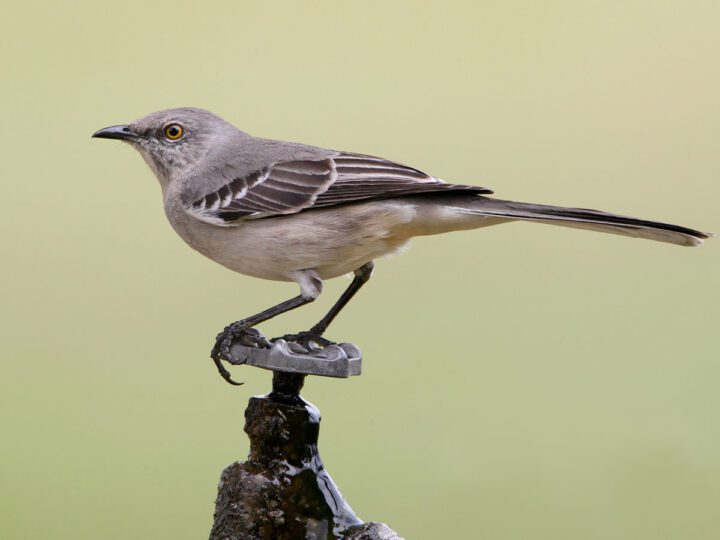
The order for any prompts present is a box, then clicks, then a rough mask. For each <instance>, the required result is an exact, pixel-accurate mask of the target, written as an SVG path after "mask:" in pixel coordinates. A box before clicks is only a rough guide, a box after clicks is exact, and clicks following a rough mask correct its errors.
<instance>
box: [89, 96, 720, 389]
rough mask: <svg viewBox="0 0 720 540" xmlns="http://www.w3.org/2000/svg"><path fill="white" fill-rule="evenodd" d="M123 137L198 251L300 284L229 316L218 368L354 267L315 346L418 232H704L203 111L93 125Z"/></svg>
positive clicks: (685, 240) (686, 236)
mask: <svg viewBox="0 0 720 540" xmlns="http://www.w3.org/2000/svg"><path fill="white" fill-rule="evenodd" d="M93 137H94V138H104V139H117V140H120V141H123V142H125V143H128V144H129V145H130V146H132V147H133V148H135V149H136V150H137V151H138V152H139V153H140V155H141V156H142V157H143V158H144V160H145V162H146V163H147V164H148V166H149V167H150V169H151V170H152V171H153V173H154V174H155V176H156V177H157V179H158V181H159V183H160V187H161V190H162V195H163V202H164V210H165V214H166V216H167V218H168V220H169V221H170V224H171V225H172V227H173V229H174V230H175V231H176V232H177V234H178V235H179V236H180V237H181V238H182V239H183V240H184V241H185V242H186V243H187V244H188V245H189V246H190V247H191V248H193V249H195V250H196V251H198V252H200V253H201V254H203V255H205V256H207V257H209V258H210V259H212V260H213V261H215V262H217V263H219V264H221V265H223V266H225V267H227V268H229V269H231V270H234V271H235V272H239V273H240V274H245V275H248V276H252V277H255V278H261V279H266V280H275V281H286V282H295V283H297V285H298V286H299V288H300V293H299V294H298V295H297V296H295V297H293V298H290V299H289V300H286V301H284V302H281V303H279V304H277V305H275V306H272V307H270V308H268V309H266V310H264V311H262V312H260V313H257V314H255V315H252V316H250V317H246V318H244V319H241V320H239V321H236V322H234V323H232V324H230V325H228V326H227V327H226V328H225V329H224V330H223V331H222V332H221V333H220V334H219V335H218V336H217V338H216V342H215V346H214V347H213V350H212V353H211V357H212V359H213V361H214V362H215V365H216V367H217V369H218V371H219V372H220V374H221V375H222V376H223V378H224V379H225V380H227V381H228V382H230V383H232V384H240V383H236V382H235V381H233V380H232V378H231V377H230V374H229V372H228V371H227V370H226V369H225V368H224V367H223V366H222V364H221V360H223V359H227V358H228V354H229V347H230V345H231V344H232V341H233V339H235V338H237V337H239V336H242V335H246V334H247V332H248V331H249V330H251V329H253V328H254V327H255V326H256V325H258V324H260V323H262V322H264V321H267V320H268V319H270V318H272V317H275V316H277V315H280V314H281V313H285V312H287V311H290V310H292V309H295V308H298V307H300V306H303V305H305V304H308V303H310V302H313V301H314V300H316V299H317V298H318V297H319V296H320V294H321V292H322V289H323V283H324V281H326V280H329V279H332V278H335V277H338V276H343V275H347V274H354V278H353V280H352V282H351V283H350V285H349V286H348V287H347V289H346V290H345V291H344V292H343V293H342V295H341V296H340V298H339V299H338V300H337V301H336V302H335V304H334V305H333V306H332V307H331V308H330V310H329V311H328V312H327V314H326V315H325V316H324V317H323V318H322V319H321V320H320V321H319V322H318V323H317V324H315V325H314V326H312V327H311V328H310V329H309V330H307V331H305V332H300V333H298V334H290V335H288V336H286V337H287V338H288V339H294V340H295V341H297V342H301V343H305V344H313V345H314V346H318V344H319V345H320V346H321V347H322V346H325V345H327V344H329V343H331V342H329V341H328V340H326V339H325V338H323V334H324V333H325V331H326V330H327V328H328V326H329V325H330V323H331V322H332V321H333V320H334V319H335V317H336V316H337V315H338V313H340V311H341V310H342V309H343V308H344V307H345V305H346V304H347V303H348V302H349V301H350V300H351V299H352V298H353V296H354V295H355V294H356V293H357V292H358V290H360V288H361V287H362V286H363V285H364V284H365V283H367V281H368V280H369V279H370V276H371V274H372V271H373V267H374V261H375V260H376V259H379V258H381V257H383V256H385V255H389V254H392V253H395V252H398V251H399V250H401V249H402V248H403V247H404V246H405V245H406V244H407V243H408V241H409V240H410V239H411V238H413V237H416V236H426V235H435V234H441V233H449V232H453V231H460V230H468V229H478V228H484V227H487V226H492V225H499V224H502V223H508V222H513V221H527V222H534V223H545V224H552V225H561V226H565V227H573V228H578V229H587V230H591V231H600V232H607V233H613V234H619V235H623V236H630V237H635V238H643V239H648V240H656V241H660V242H667V243H671V244H677V245H681V246H697V245H700V244H701V243H702V242H703V240H705V239H707V238H709V237H710V236H711V234H709V233H704V232H700V231H698V230H694V229H690V228H686V227H681V226H679V225H672V224H668V223H661V222H657V221H648V220H644V219H637V218H634V217H628V216H621V215H617V214H611V213H607V212H601V211H598V210H589V209H583V208H567V207H560V206H548V205H542V204H533V203H524V202H515V201H509V200H503V199H498V198H494V197H490V195H492V194H493V192H492V190H490V189H488V188H486V187H480V186H476V185H469V184H454V183H450V182H446V181H444V180H442V179H440V178H438V177H435V176H432V175H430V174H427V173H425V172H423V171H421V170H420V169H417V168H414V167H411V166H407V165H403V164H401V163H398V162H395V161H391V160H387V159H384V158H381V157H375V156H371V155H366V154H361V153H355V152H345V151H338V150H330V149H326V148H320V147H316V146H310V145H306V144H300V143H294V142H285V141H281V140H273V139H265V138H260V137H254V136H252V135H250V134H248V133H245V132H244V131H241V130H240V129H238V128H236V127H235V126H234V125H232V124H231V123H229V122H226V121H225V120H223V119H222V118H220V117H219V116H217V115H215V114H213V113H212V112H210V111H207V110H204V109H199V108H192V107H183V108H174V109H167V110H162V111H157V112H153V113H151V114H148V115H147V116H144V117H142V118H140V119H138V120H135V121H133V122H131V123H129V124H123V125H115V126H110V127H106V128H103V129H100V130H99V131H97V132H95V133H94V134H93Z"/></svg>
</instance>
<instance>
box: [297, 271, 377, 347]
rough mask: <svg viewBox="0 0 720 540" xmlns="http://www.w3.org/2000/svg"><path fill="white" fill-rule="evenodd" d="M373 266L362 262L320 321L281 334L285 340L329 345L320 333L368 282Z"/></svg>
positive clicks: (322, 332)
mask: <svg viewBox="0 0 720 540" xmlns="http://www.w3.org/2000/svg"><path fill="white" fill-rule="evenodd" d="M374 266H375V265H374V264H373V262H372V261H370V262H369V263H367V264H364V265H362V266H361V267H360V268H358V269H357V270H355V277H354V278H353V280H352V283H350V285H349V286H348V288H347V289H345V291H344V292H343V293H342V295H340V298H338V301H337V302H335V304H334V305H333V307H331V308H330V310H329V311H328V312H327V313H326V314H325V316H324V317H323V318H322V319H321V320H320V322H318V323H317V324H316V325H315V326H313V327H312V328H311V329H310V330H308V331H306V332H300V333H299V334H289V335H286V336H283V339H285V340H286V341H295V342H299V343H302V344H303V345H306V346H307V345H310V344H312V342H315V343H317V344H318V345H320V346H321V347H325V346H326V345H329V344H330V343H331V342H330V341H328V340H327V339H325V338H323V337H322V335H323V334H324V333H325V330H327V328H328V326H330V323H331V322H332V321H333V320H334V319H335V317H337V315H338V313H340V311H342V309H343V308H344V307H345V306H346V305H347V303H348V302H349V301H350V300H351V299H352V297H353V296H355V294H356V293H357V292H358V291H359V290H360V289H361V287H362V286H363V285H365V283H367V282H368V280H369V279H370V276H371V275H372V271H373V267H374ZM311 348H316V347H311Z"/></svg>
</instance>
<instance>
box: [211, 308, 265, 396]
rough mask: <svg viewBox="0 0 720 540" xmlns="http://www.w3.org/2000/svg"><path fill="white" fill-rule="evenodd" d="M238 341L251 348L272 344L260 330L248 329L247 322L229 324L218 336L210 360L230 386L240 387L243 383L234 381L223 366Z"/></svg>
mask: <svg viewBox="0 0 720 540" xmlns="http://www.w3.org/2000/svg"><path fill="white" fill-rule="evenodd" d="M236 341H239V342H240V343H241V344H242V345H246V346H249V347H269V346H270V344H269V342H268V340H267V339H265V337H264V336H263V335H262V334H261V333H260V332H259V331H258V330H256V329H255V328H250V327H248V325H247V323H245V321H237V322H234V323H232V324H229V325H227V326H226V327H225V329H224V330H223V331H222V332H220V333H219V334H218V335H217V337H216V338H215V345H214V346H213V349H212V351H211V353H210V358H212V360H213V362H215V367H217V370H218V372H219V373H220V375H221V376H222V378H223V379H225V380H226V381H227V382H228V383H230V384H234V385H236V386H239V385H241V384H243V383H241V382H236V381H234V380H233V379H232V377H231V376H230V372H229V371H228V370H227V369H225V366H223V365H222V361H223V360H229V359H230V356H231V354H230V348H231V347H232V345H233V343H234V342H236Z"/></svg>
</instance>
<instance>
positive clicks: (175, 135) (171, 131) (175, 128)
mask: <svg viewBox="0 0 720 540" xmlns="http://www.w3.org/2000/svg"><path fill="white" fill-rule="evenodd" d="M163 133H164V135H165V138H166V139H169V140H171V141H177V140H178V139H180V138H181V137H182V136H183V135H184V134H185V131H183V128H182V126H181V125H180V124H168V125H167V126H165V129H163Z"/></svg>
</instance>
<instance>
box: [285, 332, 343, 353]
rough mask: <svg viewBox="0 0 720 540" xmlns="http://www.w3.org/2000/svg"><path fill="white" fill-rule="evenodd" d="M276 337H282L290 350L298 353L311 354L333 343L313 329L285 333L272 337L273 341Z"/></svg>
mask: <svg viewBox="0 0 720 540" xmlns="http://www.w3.org/2000/svg"><path fill="white" fill-rule="evenodd" d="M278 339H284V340H285V341H286V342H287V344H288V347H289V348H290V350H291V351H293V352H295V353H300V354H308V353H310V354H312V353H313V352H318V351H322V350H323V349H324V348H325V347H327V346H328V345H334V343H333V342H332V341H330V340H329V339H325V338H324V337H322V336H321V335H320V334H317V333H315V332H313V331H306V332H299V333H297V334H285V335H284V336H282V337H279V338H274V339H273V341H277V340H278Z"/></svg>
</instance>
